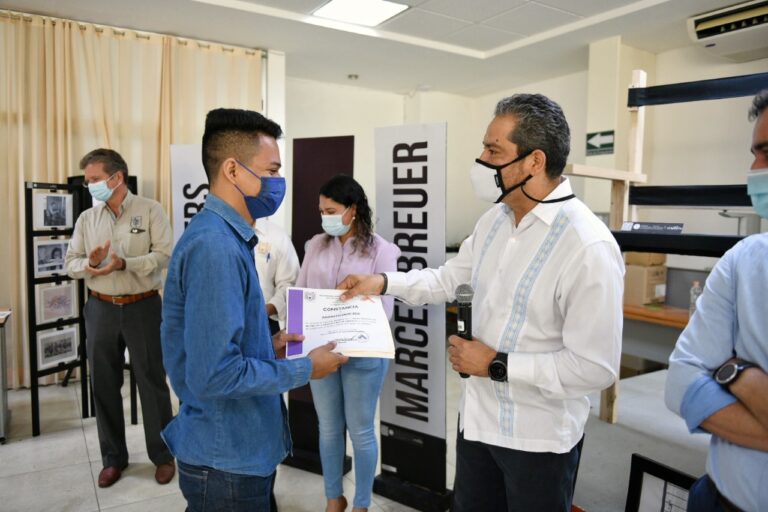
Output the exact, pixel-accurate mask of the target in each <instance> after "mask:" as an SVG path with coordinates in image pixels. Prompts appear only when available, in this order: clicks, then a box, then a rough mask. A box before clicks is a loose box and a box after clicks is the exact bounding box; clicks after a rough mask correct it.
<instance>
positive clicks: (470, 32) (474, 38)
mask: <svg viewBox="0 0 768 512" xmlns="http://www.w3.org/2000/svg"><path fill="white" fill-rule="evenodd" d="M523 37H524V36H522V35H519V34H511V33H509V32H505V31H503V30H497V29H495V28H491V27H486V26H484V25H471V26H469V27H467V28H465V29H462V30H459V31H458V32H455V33H453V34H451V35H449V36H446V37H444V38H441V40H442V41H445V42H446V43H451V44H456V45H459V46H464V47H466V48H472V49H475V50H481V51H486V50H491V49H493V48H496V47H498V46H501V45H504V44H507V43H511V42H513V41H517V40H518V39H522V38H523Z"/></svg>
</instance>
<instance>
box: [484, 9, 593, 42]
mask: <svg viewBox="0 0 768 512" xmlns="http://www.w3.org/2000/svg"><path fill="white" fill-rule="evenodd" d="M579 19H581V18H580V17H579V16H575V15H573V14H568V13H566V12H563V11H561V10H558V9H553V8H551V7H546V6H543V5H539V4H535V3H527V4H525V5H523V6H520V7H518V8H517V9H514V10H512V11H509V12H506V13H504V14H502V15H500V16H497V17H495V18H493V19H492V20H488V21H485V22H484V24H485V25H488V26H491V27H495V28H498V29H502V30H509V31H510V32H515V33H518V34H525V35H533V34H537V33H539V32H544V31H545V30H549V29H551V28H555V27H559V26H560V25H565V24H566V23H570V22H573V21H577V20H579Z"/></svg>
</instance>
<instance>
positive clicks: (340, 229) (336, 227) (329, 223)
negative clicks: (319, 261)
mask: <svg viewBox="0 0 768 512" xmlns="http://www.w3.org/2000/svg"><path fill="white" fill-rule="evenodd" d="M347 210H349V207H347ZM347 210H344V211H343V212H341V213H339V214H336V215H321V217H322V219H323V221H322V222H323V231H325V232H326V233H328V234H329V235H331V236H344V235H346V234H347V233H349V230H350V228H351V227H352V224H351V223H350V224H344V221H343V220H342V217H343V216H344V214H345V213H347Z"/></svg>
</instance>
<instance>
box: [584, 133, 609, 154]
mask: <svg viewBox="0 0 768 512" xmlns="http://www.w3.org/2000/svg"><path fill="white" fill-rule="evenodd" d="M613 141H614V134H613V130H609V131H607V132H594V133H588V134H587V156H595V155H612V154H613Z"/></svg>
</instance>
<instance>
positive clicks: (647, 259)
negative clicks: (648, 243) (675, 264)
mask: <svg viewBox="0 0 768 512" xmlns="http://www.w3.org/2000/svg"><path fill="white" fill-rule="evenodd" d="M624 262H625V263H626V264H627V265H642V266H644V267H650V266H651V265H664V264H665V263H666V262H667V255H666V254H662V253H660V252H625V253H624Z"/></svg>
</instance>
